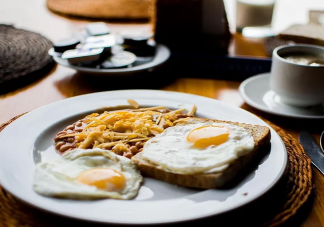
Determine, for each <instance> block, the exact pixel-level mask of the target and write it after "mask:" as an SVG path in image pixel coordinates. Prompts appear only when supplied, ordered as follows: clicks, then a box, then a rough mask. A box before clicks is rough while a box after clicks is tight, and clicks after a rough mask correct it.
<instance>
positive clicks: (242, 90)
mask: <svg viewBox="0 0 324 227" xmlns="http://www.w3.org/2000/svg"><path fill="white" fill-rule="evenodd" d="M266 77H270V72H268V73H260V74H257V75H254V76H252V77H250V78H248V79H246V80H244V81H243V82H242V83H241V84H240V86H239V92H240V95H241V97H242V98H243V100H244V101H245V102H246V103H247V104H249V105H250V106H252V107H254V108H256V109H258V110H261V111H263V112H266V113H269V114H273V115H277V116H281V117H289V118H294V119H314V120H316V119H317V120H320V119H324V115H323V116H310V115H300V114H286V113H282V112H277V111H272V110H270V109H268V108H265V107H263V106H261V105H259V104H258V103H256V102H254V101H253V99H251V98H250V97H249V96H248V95H247V94H246V92H245V90H246V89H245V87H246V86H247V85H248V84H249V83H252V82H254V81H255V80H258V79H263V78H266ZM267 91H270V89H269V90H267ZM267 91H266V92H267ZM266 92H265V93H266Z"/></svg>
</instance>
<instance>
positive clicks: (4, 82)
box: [0, 24, 55, 93]
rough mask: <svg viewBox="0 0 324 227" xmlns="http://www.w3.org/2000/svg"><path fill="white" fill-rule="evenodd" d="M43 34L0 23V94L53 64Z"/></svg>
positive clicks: (36, 75) (32, 79) (28, 81)
mask: <svg viewBox="0 0 324 227" xmlns="http://www.w3.org/2000/svg"><path fill="white" fill-rule="evenodd" d="M51 47H52V43H51V41H49V40H48V39H47V38H45V37H44V36H42V35H40V34H38V33H35V32H31V31H26V30H22V29H16V28H15V27H14V26H12V25H3V24H0V53H1V57H0V93H4V92H7V91H10V90H12V89H15V88H18V87H21V86H23V85H26V84H29V83H31V82H33V81H34V80H36V79H38V78H40V77H42V76H44V75H46V74H47V73H48V72H49V71H50V70H51V69H52V68H53V66H54V65H55V63H54V61H53V59H52V57H51V56H49V55H48V53H47V52H48V50H49V49H50V48H51Z"/></svg>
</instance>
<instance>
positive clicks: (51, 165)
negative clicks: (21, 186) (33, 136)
mask: <svg viewBox="0 0 324 227" xmlns="http://www.w3.org/2000/svg"><path fill="white" fill-rule="evenodd" d="M141 183H142V176H141V175H140V172H139V170H137V168H136V165H135V164H134V163H133V162H132V161H131V160H129V159H128V158H125V157H122V156H119V155H116V154H115V153H113V152H111V151H108V150H102V149H98V148H96V149H87V150H83V149H75V150H73V151H68V152H67V153H65V154H64V155H63V156H61V157H60V158H58V159H56V160H53V161H50V162H44V163H39V164H37V165H36V171H35V175H34V184H33V187H34V190H35V191H36V192H37V193H39V194H41V195H44V196H51V197H60V198H68V199H102V198H111V199H132V198H134V197H135V196H136V195H137V193H138V191H139V188H140V186H141Z"/></svg>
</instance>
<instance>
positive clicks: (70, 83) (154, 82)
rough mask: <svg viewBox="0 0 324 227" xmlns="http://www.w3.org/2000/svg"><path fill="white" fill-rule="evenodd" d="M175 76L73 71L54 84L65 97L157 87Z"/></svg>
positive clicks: (158, 73) (165, 83)
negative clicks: (99, 74) (96, 74)
mask: <svg viewBox="0 0 324 227" xmlns="http://www.w3.org/2000/svg"><path fill="white" fill-rule="evenodd" d="M175 79H176V77H174V76H173V75H167V74H165V73H164V72H163V71H160V72H154V73H149V72H147V73H141V74H137V75H136V76H135V75H133V76H95V75H84V74H78V73H75V74H73V75H71V76H67V77H65V78H63V79H60V80H58V81H56V82H55V83H54V84H55V86H56V87H57V89H58V90H59V91H60V92H61V93H62V94H63V95H64V96H66V97H72V96H76V95H82V94H87V93H92V92H100V91H110V90H122V89H159V88H162V87H164V86H166V85H168V84H170V83H172V82H173V81H174V80H175Z"/></svg>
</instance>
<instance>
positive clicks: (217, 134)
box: [187, 126, 229, 149]
mask: <svg viewBox="0 0 324 227" xmlns="http://www.w3.org/2000/svg"><path fill="white" fill-rule="evenodd" d="M228 136H229V130H228V129H227V128H225V127H222V126H202V127H199V128H196V129H194V130H192V131H191V132H190V133H189V134H188V135H187V140H188V141H189V142H190V143H193V146H194V147H196V148H200V149H204V148H207V147H209V146H211V145H215V146H217V145H220V144H222V143H225V142H226V141H227V140H228Z"/></svg>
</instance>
